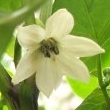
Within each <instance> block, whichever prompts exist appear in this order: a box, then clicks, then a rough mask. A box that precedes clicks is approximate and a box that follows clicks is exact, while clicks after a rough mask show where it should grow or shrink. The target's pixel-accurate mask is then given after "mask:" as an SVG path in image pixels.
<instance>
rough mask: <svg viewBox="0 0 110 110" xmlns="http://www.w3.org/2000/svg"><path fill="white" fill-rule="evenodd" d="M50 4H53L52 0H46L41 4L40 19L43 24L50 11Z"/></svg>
mask: <svg viewBox="0 0 110 110" xmlns="http://www.w3.org/2000/svg"><path fill="white" fill-rule="evenodd" d="M52 5H53V0H47V1H46V2H45V3H44V4H43V5H42V6H41V11H40V19H41V20H42V22H43V23H44V24H45V23H46V20H47V19H48V17H49V16H50V15H51V13H52Z"/></svg>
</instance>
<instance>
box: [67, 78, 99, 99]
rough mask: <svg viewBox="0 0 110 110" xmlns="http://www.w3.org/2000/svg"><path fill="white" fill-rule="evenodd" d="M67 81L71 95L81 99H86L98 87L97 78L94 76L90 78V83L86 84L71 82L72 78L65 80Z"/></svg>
mask: <svg viewBox="0 0 110 110" xmlns="http://www.w3.org/2000/svg"><path fill="white" fill-rule="evenodd" d="M67 81H68V83H69V84H70V86H71V88H72V90H73V93H76V94H77V95H78V96H80V97H82V98H86V97H87V96H88V95H89V94H90V93H91V92H92V91H93V90H94V89H95V88H96V87H97V86H98V82H97V78H96V77H94V76H93V77H91V80H90V83H88V84H86V83H82V82H79V81H76V80H73V79H72V78H67ZM82 91H83V92H82Z"/></svg>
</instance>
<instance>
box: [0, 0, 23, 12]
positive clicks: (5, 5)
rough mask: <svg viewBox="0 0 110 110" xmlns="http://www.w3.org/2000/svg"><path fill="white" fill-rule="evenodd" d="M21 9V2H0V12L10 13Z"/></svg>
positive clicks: (0, 0)
mask: <svg viewBox="0 0 110 110" xmlns="http://www.w3.org/2000/svg"><path fill="white" fill-rule="evenodd" d="M20 7H21V0H0V11H2V12H10V11H12V10H17V9H19V8H20Z"/></svg>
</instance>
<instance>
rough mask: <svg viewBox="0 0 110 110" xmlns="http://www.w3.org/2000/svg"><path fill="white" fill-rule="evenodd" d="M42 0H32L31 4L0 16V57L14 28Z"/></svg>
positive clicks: (37, 6)
mask: <svg viewBox="0 0 110 110" xmlns="http://www.w3.org/2000/svg"><path fill="white" fill-rule="evenodd" d="M43 1H44V0H37V1H36V0H33V2H32V3H31V4H28V5H27V6H25V7H23V8H22V9H20V10H18V11H15V12H13V13H11V14H8V15H5V16H3V17H1V20H0V58H1V55H2V53H3V52H4V50H5V48H6V47H7V45H8V43H9V41H10V39H11V38H12V36H13V30H14V28H15V27H16V26H17V25H18V24H19V23H21V22H23V20H25V18H26V17H28V16H29V14H30V13H31V12H33V11H34V10H35V9H37V8H39V6H40V5H41V4H42V3H43Z"/></svg>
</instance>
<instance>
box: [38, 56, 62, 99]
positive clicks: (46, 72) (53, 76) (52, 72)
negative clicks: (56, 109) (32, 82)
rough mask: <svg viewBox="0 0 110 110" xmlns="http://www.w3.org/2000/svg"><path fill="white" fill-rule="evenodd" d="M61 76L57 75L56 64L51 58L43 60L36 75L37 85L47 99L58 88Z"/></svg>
mask: <svg viewBox="0 0 110 110" xmlns="http://www.w3.org/2000/svg"><path fill="white" fill-rule="evenodd" d="M60 79H61V77H60V75H58V74H57V69H56V68H55V65H54V62H53V61H52V60H51V59H49V58H44V59H42V61H41V63H40V65H39V68H38V70H37V74H36V85H37V87H38V89H39V90H40V91H41V92H42V93H43V94H45V95H46V96H47V97H49V96H50V94H51V93H52V91H53V90H54V89H55V88H56V86H57V84H58V82H59V80H60Z"/></svg>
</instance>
